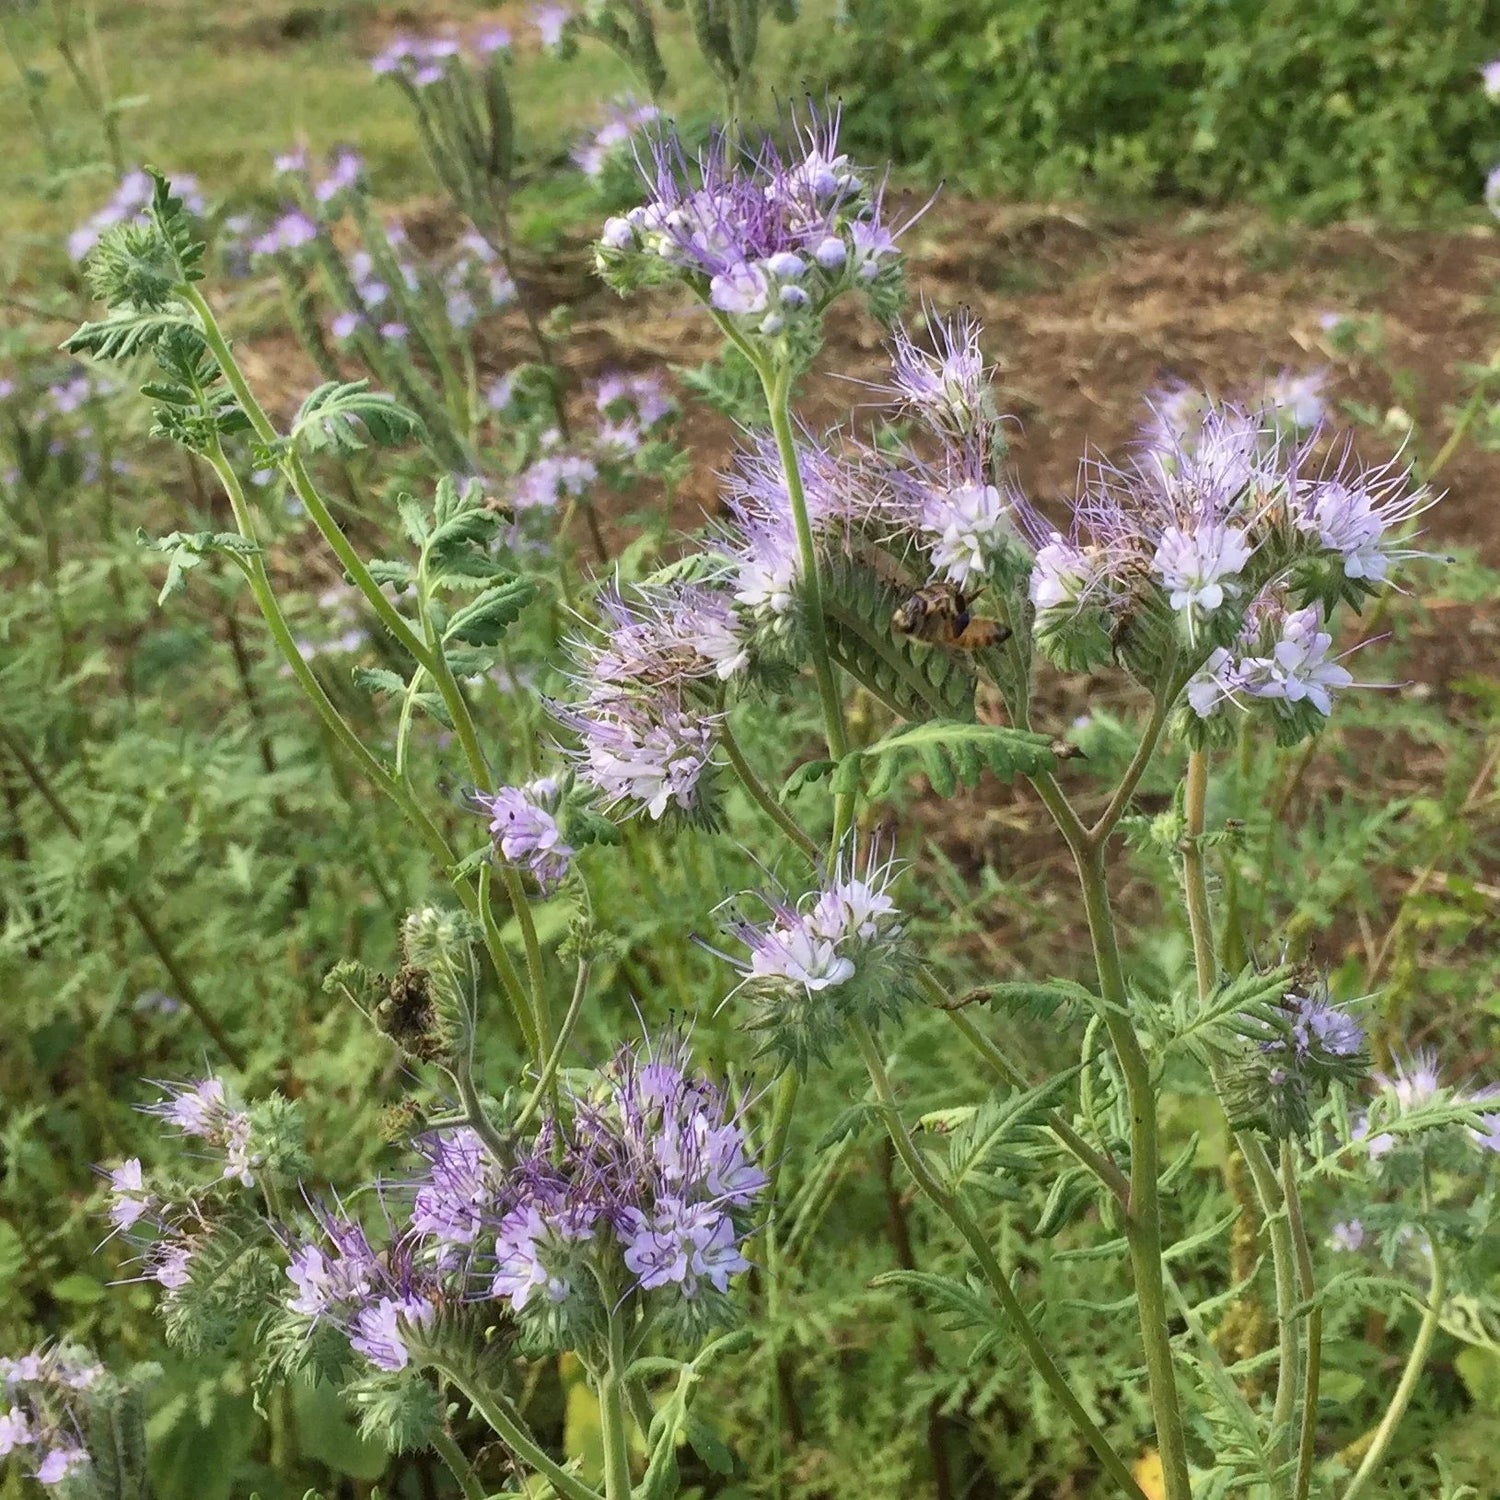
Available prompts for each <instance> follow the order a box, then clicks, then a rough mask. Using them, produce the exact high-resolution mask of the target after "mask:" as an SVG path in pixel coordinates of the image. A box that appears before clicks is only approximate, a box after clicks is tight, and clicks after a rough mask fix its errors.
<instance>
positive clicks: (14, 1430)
mask: <svg viewBox="0 0 1500 1500" xmlns="http://www.w3.org/2000/svg"><path fill="white" fill-rule="evenodd" d="M103 1377H104V1366H103V1365H101V1364H99V1363H98V1361H97V1360H95V1359H94V1358H93V1356H92V1355H90V1354H88V1353H87V1352H86V1351H85V1350H83V1349H80V1348H78V1347H77V1346H76V1345H72V1344H54V1345H53V1346H52V1347H51V1348H48V1349H38V1350H35V1351H33V1352H32V1353H30V1354H23V1355H21V1356H20V1358H18V1359H0V1458H5V1457H8V1456H16V1457H23V1458H24V1459H25V1460H26V1462H27V1464H28V1465H29V1467H30V1470H31V1475H32V1478H34V1479H35V1480H36V1481H37V1482H38V1483H39V1484H43V1485H55V1484H61V1483H62V1482H63V1481H64V1480H68V1479H75V1480H76V1479H78V1478H79V1477H81V1475H82V1471H83V1470H85V1469H86V1468H87V1467H88V1465H89V1463H90V1459H89V1455H88V1452H87V1450H86V1449H85V1448H84V1445H83V1438H82V1431H81V1423H80V1420H79V1417H78V1415H77V1413H76V1411H75V1406H76V1403H77V1400H78V1397H79V1395H80V1393H81V1392H84V1391H87V1390H88V1389H89V1388H90V1387H91V1386H93V1385H95V1384H96V1383H97V1382H98V1381H99V1380H101V1379H102V1378H103Z"/></svg>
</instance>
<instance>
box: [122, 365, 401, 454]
mask: <svg viewBox="0 0 1500 1500" xmlns="http://www.w3.org/2000/svg"><path fill="white" fill-rule="evenodd" d="M147 394H148V395H149V394H150V392H149V391H148V392H147ZM361 427H362V428H363V429H364V430H365V432H366V433H367V434H368V435H369V438H370V441H371V442H373V443H376V444H378V445H379V446H380V447H382V448H391V447H395V446H396V445H398V444H400V443H406V442H410V441H412V440H413V439H414V438H417V437H420V436H421V433H422V422H421V419H420V418H419V417H417V416H416V415H415V414H414V413H412V412H409V411H408V410H407V409H406V408H405V407H404V406H402V405H401V403H400V402H399V401H397V400H396V399H395V398H394V397H393V396H388V395H386V394H385V393H384V392H383V391H372V390H371V389H370V382H369V381H368V380H353V381H336V380H330V381H327V382H325V383H324V384H323V385H320V386H319V387H318V388H317V389H316V390H314V391H313V392H311V393H310V394H309V395H308V397H307V399H306V400H305V401H303V403H302V405H301V407H300V408H299V409H298V412H297V415H296V416H295V417H294V418H293V420H292V428H291V433H290V434H289V436H290V440H291V441H292V442H293V443H300V444H301V445H302V447H303V448H305V449H306V450H307V451H308V452H309V453H324V452H327V453H339V454H344V455H347V454H350V453H357V452H359V450H360V449H362V448H363V447H365V446H366V445H365V441H364V439H363V438H361V437H360V435H359V429H360V428H361Z"/></svg>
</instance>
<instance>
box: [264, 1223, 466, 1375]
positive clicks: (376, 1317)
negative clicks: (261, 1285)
mask: <svg viewBox="0 0 1500 1500" xmlns="http://www.w3.org/2000/svg"><path fill="white" fill-rule="evenodd" d="M319 1227H320V1229H321V1239H322V1243H321V1244H320V1243H308V1244H303V1245H299V1246H297V1247H296V1248H295V1249H294V1250H293V1251H292V1252H291V1256H290V1259H289V1261H288V1264H287V1272H286V1274H287V1279H288V1280H289V1281H290V1282H291V1283H292V1286H293V1287H294V1288H295V1289H296V1290H295V1292H294V1293H293V1295H292V1296H291V1297H290V1298H288V1300H287V1307H288V1309H289V1310H290V1311H292V1312H294V1313H297V1314H298V1315H300V1316H301V1317H305V1318H308V1319H309V1320H318V1319H327V1320H328V1321H330V1322H332V1323H333V1324H335V1326H337V1327H339V1328H342V1329H343V1331H344V1332H345V1334H346V1335H347V1336H348V1339H349V1344H350V1347H351V1348H352V1349H353V1350H354V1352H355V1353H356V1354H360V1355H363V1357H364V1358H365V1359H367V1360H368V1361H369V1362H370V1363H371V1364H372V1365H373V1366H374V1367H375V1368H376V1369H377V1370H386V1371H394V1370H403V1369H405V1368H406V1366H407V1365H408V1364H409V1363H410V1362H411V1352H410V1350H409V1349H408V1347H407V1344H406V1338H405V1329H408V1328H411V1327H419V1326H421V1325H423V1324H425V1323H428V1322H430V1321H431V1320H432V1318H433V1316H434V1314H435V1313H436V1311H437V1302H438V1299H439V1296H440V1294H441V1281H440V1278H439V1275H438V1272H437V1270H436V1268H434V1267H433V1266H431V1265H426V1264H419V1262H418V1259H417V1257H416V1254H415V1250H416V1242H415V1241H413V1240H409V1239H402V1238H392V1240H391V1241H390V1243H389V1244H388V1245H387V1247H386V1248H385V1249H384V1250H383V1251H381V1252H379V1253H378V1254H377V1252H376V1251H375V1248H374V1247H373V1246H372V1245H371V1243H370V1241H369V1238H368V1236H367V1235H366V1234H365V1231H364V1230H363V1228H361V1227H360V1226H359V1225H358V1224H356V1223H354V1222H353V1221H352V1220H350V1219H348V1218H345V1217H344V1216H343V1215H340V1214H324V1215H320V1225H319Z"/></svg>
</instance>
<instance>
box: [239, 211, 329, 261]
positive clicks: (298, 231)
mask: <svg viewBox="0 0 1500 1500" xmlns="http://www.w3.org/2000/svg"><path fill="white" fill-rule="evenodd" d="M317 237H318V226H317V225H316V224H315V223H314V222H313V221H312V220H311V219H310V218H308V216H307V215H306V214H305V213H303V212H302V210H301V209H299V208H293V209H288V210H287V211H286V212H285V213H284V214H282V215H281V217H280V218H279V219H277V220H276V221H275V222H274V223H273V224H272V225H271V227H270V228H269V229H267V230H266V232H265V233H264V234H262V235H260V236H258V237H257V238H256V239H254V240H252V241H251V243H250V253H251V254H252V255H284V254H287V253H288V252H290V251H293V250H300V249H301V248H302V247H303V246H304V245H310V244H312V242H313V241H314V240H315V239H317Z"/></svg>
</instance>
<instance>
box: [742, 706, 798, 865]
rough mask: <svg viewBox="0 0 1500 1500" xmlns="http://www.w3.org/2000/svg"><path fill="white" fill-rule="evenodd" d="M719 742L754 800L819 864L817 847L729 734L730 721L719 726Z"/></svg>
mask: <svg viewBox="0 0 1500 1500" xmlns="http://www.w3.org/2000/svg"><path fill="white" fill-rule="evenodd" d="M719 743H720V744H721V745H722V746H723V747H724V753H725V754H726V755H727V756H728V757H729V764H730V765H731V766H732V767H733V768H734V774H735V775H736V776H738V777H739V779H740V784H741V785H742V786H743V787H744V788H745V790H746V791H747V792H748V793H749V794H750V799H751V801H753V802H754V803H755V805H756V806H757V807H758V808H760V810H761V811H762V812H763V813H765V815H766V816H767V817H768V818H770V820H771V821H772V822H773V823H774V824H775V825H776V826H777V827H778V828H779V829H780V830H781V831H782V832H783V833H784V834H785V835H786V836H787V838H789V839H790V840H791V841H792V843H794V844H795V845H796V846H797V847H798V848H799V849H800V850H801V851H802V852H803V853H804V854H805V855H806V856H807V857H808V858H809V859H810V860H812V861H813V863H814V864H816V863H817V861H818V846H817V845H816V844H815V843H814V842H813V841H812V839H811V838H809V837H808V835H807V834H805V833H804V832H803V831H802V830H801V829H800V828H799V827H798V826H797V824H796V822H795V821H794V820H793V819H792V816H791V814H790V813H788V812H787V810H786V809H785V808H784V807H783V806H782V805H781V804H780V803H779V802H778V801H777V800H776V799H775V797H773V796H772V795H771V793H770V791H769V790H768V789H767V788H766V785H765V783H764V782H763V781H761V779H760V777H758V776H757V775H756V774H755V771H754V769H753V768H752V767H751V765H750V762H749V761H747V760H746V759H745V753H744V751H743V750H741V749H740V747H739V743H738V742H737V741H736V740H735V737H734V735H733V734H731V733H730V731H729V723H728V721H727V720H726V721H725V722H724V723H723V724H721V725H720V726H719Z"/></svg>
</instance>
